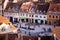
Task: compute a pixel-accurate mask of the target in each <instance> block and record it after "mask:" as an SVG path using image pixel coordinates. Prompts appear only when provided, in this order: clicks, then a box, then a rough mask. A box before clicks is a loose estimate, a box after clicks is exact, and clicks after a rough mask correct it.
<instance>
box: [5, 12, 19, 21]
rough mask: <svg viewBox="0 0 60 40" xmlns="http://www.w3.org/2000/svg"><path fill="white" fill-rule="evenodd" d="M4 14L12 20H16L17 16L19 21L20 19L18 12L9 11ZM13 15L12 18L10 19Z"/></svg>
mask: <svg viewBox="0 0 60 40" xmlns="http://www.w3.org/2000/svg"><path fill="white" fill-rule="evenodd" d="M4 16H5V17H7V18H8V19H9V20H12V21H13V22H14V20H15V18H17V21H19V16H18V13H9V12H4ZM11 17H12V19H10V18H11Z"/></svg>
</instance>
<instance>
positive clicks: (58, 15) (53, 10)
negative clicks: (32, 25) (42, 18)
mask: <svg viewBox="0 0 60 40" xmlns="http://www.w3.org/2000/svg"><path fill="white" fill-rule="evenodd" d="M47 20H48V22H49V23H48V24H53V25H54V24H55V23H56V21H57V20H60V3H58V4H51V5H50V7H49V9H48V12H47Z"/></svg>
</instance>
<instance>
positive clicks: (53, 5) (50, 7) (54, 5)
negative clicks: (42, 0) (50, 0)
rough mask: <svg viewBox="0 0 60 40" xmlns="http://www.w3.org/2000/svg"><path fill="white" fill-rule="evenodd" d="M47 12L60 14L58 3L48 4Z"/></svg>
mask: <svg viewBox="0 0 60 40" xmlns="http://www.w3.org/2000/svg"><path fill="white" fill-rule="evenodd" d="M48 11H55V12H60V3H57V4H50V6H49V9H48Z"/></svg>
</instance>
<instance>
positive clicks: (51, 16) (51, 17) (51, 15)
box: [47, 14, 60, 25]
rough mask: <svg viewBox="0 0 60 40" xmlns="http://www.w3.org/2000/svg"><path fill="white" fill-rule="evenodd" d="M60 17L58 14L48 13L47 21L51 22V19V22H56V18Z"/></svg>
mask: <svg viewBox="0 0 60 40" xmlns="http://www.w3.org/2000/svg"><path fill="white" fill-rule="evenodd" d="M59 19H60V15H56V14H47V21H48V24H49V21H50V22H51V24H53V25H54V24H55V22H56V20H59Z"/></svg>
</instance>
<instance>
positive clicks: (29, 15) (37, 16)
mask: <svg viewBox="0 0 60 40" xmlns="http://www.w3.org/2000/svg"><path fill="white" fill-rule="evenodd" d="M19 17H20V19H26V18H28V19H29V20H30V19H33V20H30V21H33V23H35V20H36V21H38V23H41V20H43V21H44V23H45V20H47V15H43V14H32V13H23V12H20V13H19Z"/></svg>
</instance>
